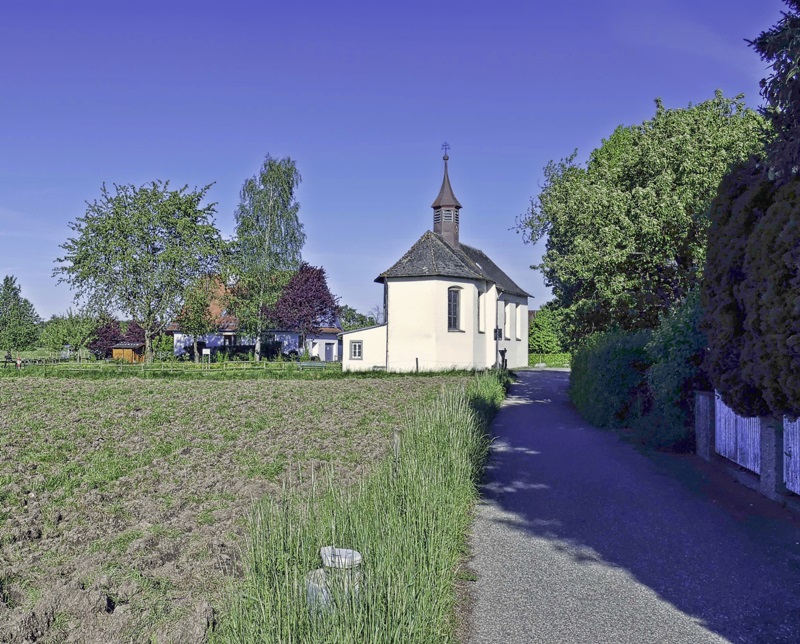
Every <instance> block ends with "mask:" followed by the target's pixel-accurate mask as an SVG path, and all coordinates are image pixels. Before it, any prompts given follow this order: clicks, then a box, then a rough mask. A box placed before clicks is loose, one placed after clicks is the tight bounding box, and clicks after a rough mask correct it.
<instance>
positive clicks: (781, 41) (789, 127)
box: [748, 0, 800, 183]
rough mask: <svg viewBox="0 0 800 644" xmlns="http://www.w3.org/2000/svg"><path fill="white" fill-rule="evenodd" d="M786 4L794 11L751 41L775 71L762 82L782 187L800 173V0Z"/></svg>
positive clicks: (773, 164) (775, 174)
mask: <svg viewBox="0 0 800 644" xmlns="http://www.w3.org/2000/svg"><path fill="white" fill-rule="evenodd" d="M784 2H785V3H786V4H787V5H788V6H789V8H790V11H789V12H787V13H784V14H783V17H782V18H781V19H780V20H779V21H778V23H777V24H776V25H775V26H773V27H772V28H770V29H768V30H766V31H763V32H761V34H760V35H759V36H758V37H757V38H756V39H755V40H752V41H748V42H749V43H750V46H751V47H753V49H755V51H756V52H757V53H758V54H759V55H760V56H761V60H763V61H764V62H766V63H768V64H769V66H770V67H771V68H772V74H770V75H769V76H768V77H767V78H765V79H762V81H761V96H763V97H764V99H765V100H766V105H765V107H764V108H763V109H762V110H761V111H762V114H764V115H765V116H766V117H767V119H768V120H769V122H770V124H771V125H772V130H773V132H774V133H775V136H774V138H773V139H772V140H771V141H770V142H769V143H768V145H767V155H768V157H769V164H770V175H771V177H772V178H775V179H777V181H778V183H784V182H786V181H790V180H791V179H792V178H793V177H794V176H796V175H797V173H798V171H800V78H798V68H800V0H784Z"/></svg>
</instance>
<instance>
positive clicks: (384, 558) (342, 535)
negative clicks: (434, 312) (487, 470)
mask: <svg viewBox="0 0 800 644" xmlns="http://www.w3.org/2000/svg"><path fill="white" fill-rule="evenodd" d="M505 384H506V382H505V381H504V377H503V376H500V375H498V374H495V373H488V374H484V375H480V376H476V377H475V380H474V381H472V383H471V384H470V385H469V386H468V387H467V388H466V389H464V388H458V389H456V390H450V391H444V392H443V393H442V394H441V395H440V396H439V398H438V399H437V400H436V401H435V402H434V403H433V404H429V405H427V406H426V407H419V408H417V409H414V410H412V411H411V412H410V413H409V415H408V417H407V419H406V421H405V423H404V427H403V430H402V432H401V434H400V440H399V448H398V449H397V450H396V451H395V450H393V451H392V452H391V453H390V455H389V456H388V457H387V459H386V460H385V461H384V462H382V463H381V464H380V465H379V466H378V467H377V468H376V470H375V471H373V473H372V474H371V475H370V476H368V477H367V478H366V479H365V480H363V481H362V482H361V483H360V484H359V485H357V486H354V487H350V488H346V489H341V488H340V487H337V486H336V485H335V482H333V481H322V482H317V484H316V485H315V486H314V489H315V493H314V494H312V495H311V496H310V497H309V496H305V497H302V496H299V495H296V494H292V493H290V492H286V493H285V494H284V495H283V496H282V498H278V499H275V498H266V499H264V500H262V501H261V502H259V503H258V504H257V505H256V507H255V509H254V513H253V517H252V522H251V530H250V539H249V542H248V550H247V552H246V554H245V557H244V559H245V561H244V564H245V567H244V568H245V575H244V580H243V581H242V582H241V584H240V585H238V586H236V587H235V588H234V589H232V594H231V599H230V604H229V605H228V606H227V608H226V610H224V611H223V614H222V617H221V621H220V624H219V627H218V628H217V630H216V631H215V633H214V635H213V641H215V642H256V641H257V642H282V643H291V642H359V643H360V642H421V643H425V644H431V643H433V642H452V641H454V638H455V634H454V633H455V627H456V624H455V602H456V592H455V586H456V574H457V569H458V566H459V562H460V561H461V560H462V558H463V556H464V554H465V552H466V550H467V534H468V530H469V527H470V521H471V516H472V510H473V507H474V503H475V501H476V499H477V483H478V480H479V478H480V476H481V473H482V470H483V465H484V462H485V459H486V454H487V450H488V438H487V428H488V424H489V422H490V420H491V418H492V416H493V415H494V413H495V411H496V410H497V408H498V407H499V405H500V403H501V402H502V400H503V397H504V395H505ZM325 545H335V546H337V547H344V548H353V549H355V550H358V551H359V552H361V553H362V555H363V563H362V565H361V581H360V586H359V592H358V594H357V596H356V597H355V598H353V596H352V595H347V596H343V595H336V594H334V609H333V610H331V611H327V612H324V613H322V614H320V613H313V612H312V611H310V610H309V604H308V601H307V595H306V592H307V586H306V575H307V574H308V573H309V572H310V571H312V570H314V569H316V568H320V567H321V565H322V564H321V561H320V558H319V549H320V547H322V546H325Z"/></svg>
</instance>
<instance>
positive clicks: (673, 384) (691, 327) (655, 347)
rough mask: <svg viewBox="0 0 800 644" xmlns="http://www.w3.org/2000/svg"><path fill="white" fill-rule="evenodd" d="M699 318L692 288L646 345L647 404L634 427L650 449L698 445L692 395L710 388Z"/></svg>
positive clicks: (699, 306) (699, 311)
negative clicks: (695, 436)
mask: <svg viewBox="0 0 800 644" xmlns="http://www.w3.org/2000/svg"><path fill="white" fill-rule="evenodd" d="M701 318H702V308H701V305H700V294H699V291H698V290H697V289H694V290H692V291H690V292H689V294H688V295H687V296H686V298H684V300H683V301H682V302H680V303H679V305H678V306H676V307H675V308H674V309H673V310H672V311H671V312H670V313H669V314H667V315H666V316H664V317H662V318H661V322H660V324H659V326H658V328H657V329H656V330H655V331H654V332H653V336H652V338H651V340H650V342H649V343H648V344H647V347H646V350H647V354H648V356H649V359H650V361H651V362H652V364H651V366H650V368H649V369H648V370H647V374H646V381H647V389H648V397H649V400H648V405H646V406H645V412H646V413H645V414H644V415H643V416H641V417H639V418H636V419H634V420H633V427H634V429H635V430H636V433H637V435H638V437H639V438H640V439H641V440H642V442H644V443H645V444H646V445H648V446H650V447H654V448H657V449H670V450H674V451H688V450H690V449H691V448H692V447H693V446H694V392H695V390H698V389H703V390H707V389H710V388H711V385H710V383H709V382H708V378H707V377H706V375H705V372H704V371H703V370H702V367H701V364H702V361H703V356H704V354H705V350H706V337H705V334H704V333H703V331H702V330H701V329H700V321H701Z"/></svg>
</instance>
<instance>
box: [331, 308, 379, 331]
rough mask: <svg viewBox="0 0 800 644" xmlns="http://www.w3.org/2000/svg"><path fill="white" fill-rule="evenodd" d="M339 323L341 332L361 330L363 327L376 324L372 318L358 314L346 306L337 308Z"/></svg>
mask: <svg viewBox="0 0 800 644" xmlns="http://www.w3.org/2000/svg"><path fill="white" fill-rule="evenodd" d="M339 323H340V324H341V325H342V330H343V331H353V330H355V329H363V328H364V327H367V326H373V325H374V324H377V322H376V321H375V318H374V317H372V316H371V315H364V314H363V313H359V312H358V311H356V310H355V309H354V308H352V307H350V306H348V305H347V304H345V305H344V306H342V307H340V308H339Z"/></svg>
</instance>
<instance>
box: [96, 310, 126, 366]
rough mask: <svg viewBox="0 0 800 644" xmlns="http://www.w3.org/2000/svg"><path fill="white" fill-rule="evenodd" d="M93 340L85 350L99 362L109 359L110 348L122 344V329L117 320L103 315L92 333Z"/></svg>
mask: <svg viewBox="0 0 800 644" xmlns="http://www.w3.org/2000/svg"><path fill="white" fill-rule="evenodd" d="M93 336H94V339H93V340H92V341H91V342H89V344H88V345H87V348H88V349H89V351H91V352H92V353H93V354H94V356H95V357H96V358H97V359H98V360H100V359H102V358H109V357H111V347H112V346H114V345H115V344H117V343H119V342H122V329H121V328H120V324H119V321H118V320H115V319H114V318H112V317H111V316H109V315H103V316H101V317H100V320H99V322H98V324H97V328H96V329H95V331H94V334H93Z"/></svg>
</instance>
